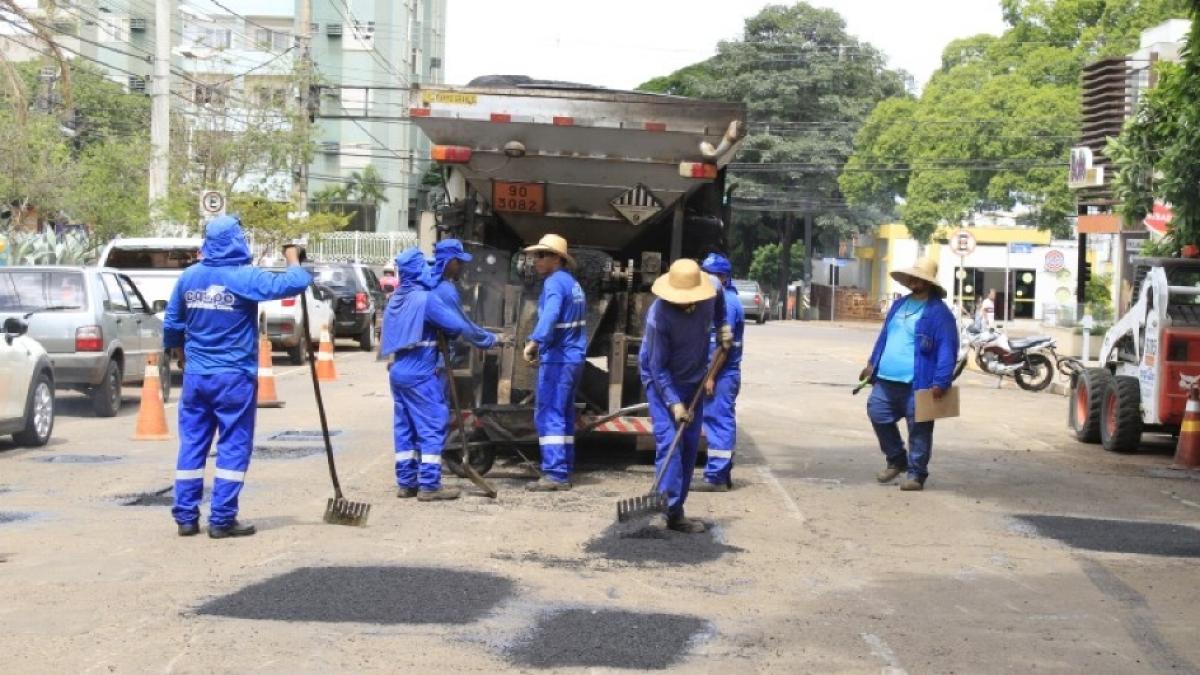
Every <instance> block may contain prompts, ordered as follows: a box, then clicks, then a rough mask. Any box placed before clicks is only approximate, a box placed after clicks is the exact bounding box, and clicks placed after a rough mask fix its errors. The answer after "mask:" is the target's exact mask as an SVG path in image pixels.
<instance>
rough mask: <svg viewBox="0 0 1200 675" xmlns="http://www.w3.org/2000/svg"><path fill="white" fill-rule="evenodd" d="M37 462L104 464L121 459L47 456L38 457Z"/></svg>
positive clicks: (95, 456) (92, 456) (87, 456)
mask: <svg viewBox="0 0 1200 675" xmlns="http://www.w3.org/2000/svg"><path fill="white" fill-rule="evenodd" d="M34 461H36V462H46V463H47V464H104V463H106V462H119V461H121V458H120V457H118V456H117V455H47V456H45V457H37V458H35V459H34Z"/></svg>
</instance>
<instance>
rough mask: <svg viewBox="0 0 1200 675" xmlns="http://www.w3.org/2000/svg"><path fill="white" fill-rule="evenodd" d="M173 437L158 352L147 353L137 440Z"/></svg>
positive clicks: (135, 432) (136, 432) (136, 434)
mask: <svg viewBox="0 0 1200 675" xmlns="http://www.w3.org/2000/svg"><path fill="white" fill-rule="evenodd" d="M170 438H171V430H170V429H169V428H168V427H167V409H166V406H165V405H164V404H163V398H162V383H161V382H160V381H159V379H158V354H157V353H152V354H147V355H146V375H145V377H144V379H143V380H142V402H141V405H139V406H138V416H137V427H136V428H135V429H134V432H133V440H135V441H166V440H169V439H170Z"/></svg>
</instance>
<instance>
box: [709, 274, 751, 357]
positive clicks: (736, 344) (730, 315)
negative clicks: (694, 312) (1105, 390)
mask: <svg viewBox="0 0 1200 675" xmlns="http://www.w3.org/2000/svg"><path fill="white" fill-rule="evenodd" d="M718 297H723V298H724V300H725V303H724V305H725V323H726V325H728V326H729V327H730V328H732V329H733V349H731V350H729V354H728V355H727V356H726V357H725V366H724V367H723V368H722V371H725V370H741V368H742V336H743V335H745V333H746V313H745V311H744V310H743V309H742V301H741V300H740V299H739V298H738V294H737V289H735V288H734V287H733V285H732V284H730V285H729V286H726V287H725V288H724V289H722V292H721V293H720V294H719V295H718ZM719 304H720V303H715V302H714V305H719ZM715 309H716V310H717V311H720V309H721V308H720V307H719V306H716V307H715ZM714 323H718V322H716V321H714ZM715 351H717V327H714V328H713V331H712V335H711V337H709V339H708V355H709V358H712V354H713V352H715Z"/></svg>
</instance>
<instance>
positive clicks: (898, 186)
mask: <svg viewBox="0 0 1200 675" xmlns="http://www.w3.org/2000/svg"><path fill="white" fill-rule="evenodd" d="M1186 4H1187V0H1056V1H1053V2H1051V1H1050V0H1002V2H1001V6H1002V9H1003V11H1004V17H1005V21H1006V22H1007V23H1008V26H1009V27H1008V29H1007V30H1006V31H1005V33H1004V34H1003V35H1001V36H999V37H994V36H989V35H978V36H974V37H969V38H965V39H961V40H955V41H953V42H951V43H950V44H949V45H947V46H946V48H945V50H943V54H942V67H941V69H939V70H938V72H936V73H935V74H934V75H933V77H932V78H931V80H930V82H929V84H928V86H926V88H925V90H924V92H922V95H921V97H920V99H919V100H914V101H885V102H883V103H881V104H879V106H878V107H876V108H875V110H874V111H873V112H872V113H871V115H870V117H869V118H868V120H867V122H866V124H864V125H863V127H862V129H861V130H860V131H859V133H858V137H857V138H856V139H855V150H854V154H853V156H852V157H851V158H850V160H849V161H848V162H847V163H846V166H845V169H844V170H843V171H842V175H841V178H840V181H839V184H840V186H841V188H842V191H843V192H844V194H845V195H846V198H847V200H848V201H849V202H850V203H851V204H855V205H858V206H867V205H870V206H874V207H876V208H888V207H889V206H890V207H896V206H897V205H898V209H897V210H898V214H899V215H900V216H901V217H902V219H903V221H904V223H905V224H906V225H907V226H908V229H909V231H910V232H912V233H913V236H914V237H916V238H917V239H918V240H920V241H923V242H928V241H929V240H930V239H931V238H932V237H933V235H934V233H935V232H936V231H937V230H938V228H939V227H941V226H942V225H946V224H957V223H959V222H961V221H962V220H963V219H965V218H967V217H969V215H970V214H972V213H980V212H987V211H996V210H1016V211H1018V212H1020V213H1022V214H1023V215H1022V218H1021V220H1022V222H1023V223H1024V224H1027V225H1031V226H1034V227H1037V228H1038V229H1042V230H1048V231H1051V232H1053V233H1055V234H1056V235H1059V236H1064V235H1068V234H1069V232H1070V225H1071V220H1070V219H1071V217H1072V216H1073V215H1074V213H1075V202H1074V198H1073V196H1072V194H1071V193H1070V191H1069V189H1068V188H1067V180H1066V162H1067V159H1068V157H1069V153H1070V148H1071V147H1072V146H1073V145H1074V144H1075V143H1076V140H1077V139H1078V137H1079V133H1080V128H1081V123H1082V121H1081V117H1080V99H1081V85H1080V73H1081V70H1082V67H1083V65H1084V64H1085V63H1087V62H1089V61H1092V60H1095V59H1096V58H1099V57H1101V56H1105V55H1112V54H1124V53H1127V52H1129V51H1132V50H1133V49H1135V48H1136V47H1137V44H1138V38H1139V34H1140V32H1141V31H1142V30H1144V29H1145V28H1148V27H1150V26H1152V25H1155V24H1157V23H1159V22H1161V21H1163V20H1165V19H1167V18H1170V17H1172V16H1179V15H1180V12H1181V11H1182V10H1183V8H1184V7H1185V6H1186Z"/></svg>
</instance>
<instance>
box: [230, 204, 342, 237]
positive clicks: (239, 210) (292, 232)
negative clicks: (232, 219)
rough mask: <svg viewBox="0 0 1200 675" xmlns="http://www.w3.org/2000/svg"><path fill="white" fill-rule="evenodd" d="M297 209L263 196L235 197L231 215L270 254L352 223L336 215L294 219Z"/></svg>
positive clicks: (314, 214) (321, 214) (313, 214)
mask: <svg viewBox="0 0 1200 675" xmlns="http://www.w3.org/2000/svg"><path fill="white" fill-rule="evenodd" d="M294 210H295V207H294V205H292V204H291V203H289V202H279V201H274V200H272V199H270V198H269V197H268V196H266V195H263V194H255V193H235V194H234V195H233V196H232V197H231V198H230V203H229V212H230V213H236V214H238V216H239V217H240V218H241V220H242V226H243V227H245V229H246V231H247V233H248V234H249V235H250V236H251V237H253V239H254V243H255V244H256V245H257V246H260V247H262V248H263V249H264V250H267V251H278V250H280V249H282V248H283V245H284V244H287V243H291V242H294V241H296V240H298V239H300V238H302V237H305V236H307V237H309V238H319V237H320V236H321V235H322V234H325V233H328V232H335V231H337V230H340V229H342V228H344V227H346V225H347V224H348V223H349V222H350V217H349V216H344V215H339V214H336V213H324V212H321V213H310V214H309V215H308V216H307V217H305V218H291V217H289V216H288V214H289V213H291V212H294Z"/></svg>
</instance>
